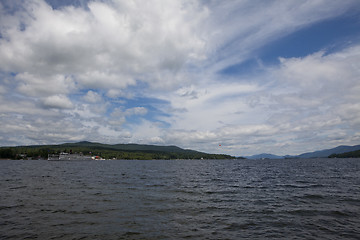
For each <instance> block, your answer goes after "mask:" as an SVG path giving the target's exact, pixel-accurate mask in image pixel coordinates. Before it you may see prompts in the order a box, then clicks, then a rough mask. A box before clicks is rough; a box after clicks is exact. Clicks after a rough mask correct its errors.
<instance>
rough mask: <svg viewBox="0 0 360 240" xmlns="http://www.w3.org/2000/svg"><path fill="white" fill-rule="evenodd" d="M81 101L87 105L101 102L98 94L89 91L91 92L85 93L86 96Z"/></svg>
mask: <svg viewBox="0 0 360 240" xmlns="http://www.w3.org/2000/svg"><path fill="white" fill-rule="evenodd" d="M83 99H84V100H85V101H86V102H89V103H98V102H101V101H102V98H101V96H100V94H98V93H96V92H94V91H91V90H90V91H88V92H87V93H86V95H85V96H84V97H83Z"/></svg>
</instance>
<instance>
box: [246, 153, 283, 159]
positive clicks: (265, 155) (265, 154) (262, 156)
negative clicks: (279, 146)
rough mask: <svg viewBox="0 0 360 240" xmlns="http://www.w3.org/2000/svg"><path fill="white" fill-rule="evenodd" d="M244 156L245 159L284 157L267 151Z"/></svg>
mask: <svg viewBox="0 0 360 240" xmlns="http://www.w3.org/2000/svg"><path fill="white" fill-rule="evenodd" d="M245 158H247V159H283V158H284V157H283V156H278V155H274V154H269V153H261V154H256V155H252V156H247V157H245Z"/></svg>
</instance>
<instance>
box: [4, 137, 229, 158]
mask: <svg viewBox="0 0 360 240" xmlns="http://www.w3.org/2000/svg"><path fill="white" fill-rule="evenodd" d="M60 152H68V153H69V152H72V153H75V152H78V153H79V152H82V153H83V154H84V155H96V156H101V157H103V158H106V159H114V158H115V159H201V158H203V159H228V158H233V157H232V156H229V155H225V154H208V153H203V152H198V151H194V150H189V149H182V148H179V147H177V146H157V145H141V144H114V145H112V144H102V143H95V142H87V141H84V142H78V143H64V144H59V145H34V146H18V147H1V148H0V158H10V159H39V158H47V156H48V154H53V153H60Z"/></svg>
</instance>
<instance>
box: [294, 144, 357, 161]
mask: <svg viewBox="0 0 360 240" xmlns="http://www.w3.org/2000/svg"><path fill="white" fill-rule="evenodd" d="M357 150H360V145H356V146H338V147H336V148H331V149H325V150H321V151H315V152H308V153H303V154H300V155H298V156H297V157H299V158H322V157H328V156H330V155H331V154H340V153H346V152H352V151H357Z"/></svg>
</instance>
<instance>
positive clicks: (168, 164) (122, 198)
mask: <svg viewBox="0 0 360 240" xmlns="http://www.w3.org/2000/svg"><path fill="white" fill-rule="evenodd" d="M0 186H1V187H0V190H1V195H0V239H243V238H248V239H360V159H303V160H154V161H153V160H148V161H136V160H134V161H125V160H118V161H115V160H114V161H77V162H69V161H68V162H59V161H52V162H51V161H8V160H4V161H0Z"/></svg>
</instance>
